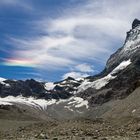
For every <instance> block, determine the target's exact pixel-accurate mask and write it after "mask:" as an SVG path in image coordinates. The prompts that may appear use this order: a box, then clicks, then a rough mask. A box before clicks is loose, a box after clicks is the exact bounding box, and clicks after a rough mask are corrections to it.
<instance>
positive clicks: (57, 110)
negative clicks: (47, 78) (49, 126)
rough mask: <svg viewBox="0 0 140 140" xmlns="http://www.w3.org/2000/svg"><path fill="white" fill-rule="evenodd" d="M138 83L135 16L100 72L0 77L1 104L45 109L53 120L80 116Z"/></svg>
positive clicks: (139, 29) (139, 28) (139, 27)
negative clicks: (75, 75) (52, 76)
mask: <svg viewBox="0 0 140 140" xmlns="http://www.w3.org/2000/svg"><path fill="white" fill-rule="evenodd" d="M139 86H140V21H139V20H137V19H135V20H134V21H133V23H132V29H131V30H130V31H129V32H127V36H126V40H125V43H124V45H123V47H122V48H120V49H118V51H116V52H115V53H114V54H112V55H111V56H110V58H109V59H108V61H107V63H106V67H105V69H104V70H103V72H101V73H100V74H98V75H95V76H89V77H86V78H82V79H74V78H71V77H68V78H67V79H65V80H62V81H59V82H54V83H45V82H38V81H35V80H34V79H30V80H25V81H22V80H17V81H14V80H8V79H3V78H0V104H1V105H6V104H7V105H8V106H9V107H10V105H16V106H20V108H22V105H24V107H23V108H26V107H25V106H29V107H30V108H35V109H37V110H44V111H45V114H44V116H45V115H46V112H47V115H48V116H53V117H55V118H56V119H57V118H73V117H79V116H82V117H83V116H85V114H86V113H87V112H88V113H87V114H90V115H91V112H92V110H94V109H93V108H94V107H95V106H96V107H97V106H104V104H106V103H109V102H111V101H116V100H123V99H125V98H127V97H128V96H129V95H130V94H131V93H133V92H134V91H135V89H137V88H138V87H139ZM31 110H32V109H31ZM31 112H32V111H31ZM61 113H62V114H65V115H61ZM56 116H57V117H56ZM91 116H92V115H91ZM93 118H94V117H93Z"/></svg>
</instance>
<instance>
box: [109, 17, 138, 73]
mask: <svg viewBox="0 0 140 140" xmlns="http://www.w3.org/2000/svg"><path fill="white" fill-rule="evenodd" d="M139 55H140V21H139V20H137V19H135V20H134V22H133V24H132V29H131V30H130V31H129V32H127V37H126V40H125V43H124V45H123V47H122V48H120V49H119V50H118V51H117V52H116V53H114V54H113V55H111V57H110V58H109V59H108V61H107V64H106V71H110V70H111V69H113V68H114V67H116V66H117V65H118V64H120V63H121V62H122V61H124V60H128V59H131V61H136V59H137V57H138V56H139Z"/></svg>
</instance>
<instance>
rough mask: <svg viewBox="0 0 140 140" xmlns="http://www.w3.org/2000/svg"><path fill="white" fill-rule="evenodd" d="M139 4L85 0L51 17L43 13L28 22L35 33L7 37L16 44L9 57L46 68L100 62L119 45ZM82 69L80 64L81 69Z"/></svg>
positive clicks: (128, 0)
mask: <svg viewBox="0 0 140 140" xmlns="http://www.w3.org/2000/svg"><path fill="white" fill-rule="evenodd" d="M139 6H140V2H139V1H136V0H134V1H131V0H124V1H121V0H118V1H114V0H108V1H106V0H101V1H97V0H95V1H92V0H87V3H86V4H84V5H83V4H81V5H78V6H75V7H73V8H69V7H67V8H66V9H65V10H64V11H63V12H62V13H61V14H59V15H57V17H55V18H53V17H49V18H48V17H45V16H44V17H43V19H42V20H39V21H38V20H37V21H36V22H35V23H33V24H32V26H34V28H33V29H36V32H38V34H36V35H35V36H33V37H31V38H26V37H24V39H23V38H12V39H11V41H12V43H13V45H14V46H16V50H15V52H14V54H13V56H12V57H13V58H16V59H18V58H22V59H24V60H32V63H31V65H34V64H35V65H36V68H38V69H47V70H54V69H59V68H62V69H63V68H67V69H69V70H71V69H75V67H76V66H77V69H78V68H79V69H81V67H82V64H85V63H87V62H88V63H91V62H93V63H94V61H96V62H98V63H100V64H102V65H104V64H105V61H106V60H107V58H108V57H109V55H110V54H111V53H112V52H113V51H114V50H116V49H117V48H118V47H120V46H117V44H120V43H118V41H119V42H121V41H122V40H124V38H125V34H126V31H127V30H129V29H130V26H131V22H132V20H133V19H134V18H135V17H138V18H139V17H140V16H139ZM40 32H41V33H42V35H40V34H39V33H40ZM19 65H22V63H21V64H20V63H19ZM78 65H79V66H78ZM80 65H81V66H80ZM88 68H89V67H88ZM86 69H87V67H83V72H84V71H86ZM95 69H96V66H95ZM88 70H89V71H92V69H90V68H89V69H88ZM81 72H82V71H81ZM76 74H77V75H80V76H81V74H80V73H76V72H75V71H72V72H70V74H69V75H76ZM84 74H85V73H84ZM66 76H68V74H66V75H64V77H66ZM77 77H78V76H77Z"/></svg>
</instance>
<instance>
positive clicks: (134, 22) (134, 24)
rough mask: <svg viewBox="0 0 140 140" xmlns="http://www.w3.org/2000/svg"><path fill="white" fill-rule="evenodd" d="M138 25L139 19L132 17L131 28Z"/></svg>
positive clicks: (139, 23)
mask: <svg viewBox="0 0 140 140" xmlns="http://www.w3.org/2000/svg"><path fill="white" fill-rule="evenodd" d="M138 25H140V20H138V19H134V21H133V23H132V29H134V28H135V27H137V26H138Z"/></svg>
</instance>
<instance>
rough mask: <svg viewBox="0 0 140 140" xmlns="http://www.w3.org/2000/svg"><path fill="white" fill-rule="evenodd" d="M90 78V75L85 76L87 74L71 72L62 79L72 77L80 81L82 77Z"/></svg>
mask: <svg viewBox="0 0 140 140" xmlns="http://www.w3.org/2000/svg"><path fill="white" fill-rule="evenodd" d="M87 76H89V75H88V74H85V73H81V72H69V73H66V74H64V75H63V76H62V79H66V78H68V77H72V78H74V79H78V78H81V77H87Z"/></svg>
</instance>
